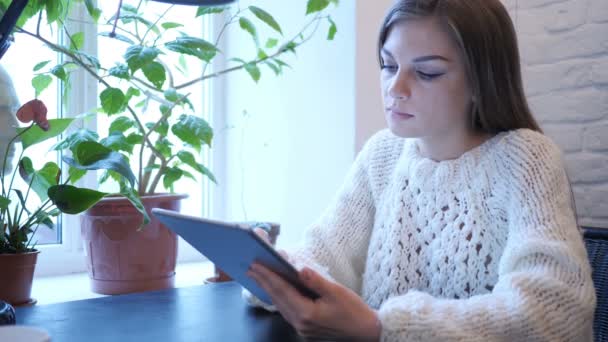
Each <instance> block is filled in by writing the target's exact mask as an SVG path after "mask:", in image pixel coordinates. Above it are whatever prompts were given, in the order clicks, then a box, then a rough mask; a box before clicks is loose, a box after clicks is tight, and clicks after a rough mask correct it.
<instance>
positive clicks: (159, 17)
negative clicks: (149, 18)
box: [141, 5, 173, 42]
mask: <svg viewBox="0 0 608 342" xmlns="http://www.w3.org/2000/svg"><path fill="white" fill-rule="evenodd" d="M172 8H173V5H171V6H169V7H167V9H166V10H165V12H163V14H161V15H159V16H158V18H156V21H155V22H154V23H152V25H150V27H148V29H147V30H146V32H144V36H143V37H142V38H141V40H142V41H143V42H145V41H146V36H147V35H148V33H149V32H150V31H151V30H152V28H153V27H154V26H156V24H158V22H159V21H160V20H161V19H162V18H164V17H165V15H166V14H167V13H168V12H169V11H170V10H171V9H172Z"/></svg>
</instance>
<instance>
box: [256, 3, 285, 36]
mask: <svg viewBox="0 0 608 342" xmlns="http://www.w3.org/2000/svg"><path fill="white" fill-rule="evenodd" d="M249 9H250V10H251V12H253V14H254V15H255V16H256V17H258V19H260V20H261V21H263V22H265V23H266V24H267V25H268V26H270V27H272V28H273V29H274V30H275V31H277V32H279V33H280V34H281V35H282V34H283V31H281V26H279V23H277V21H276V20H274V18H273V17H272V15H270V13H268V12H266V11H264V10H263V9H261V8H259V7H256V6H249Z"/></svg>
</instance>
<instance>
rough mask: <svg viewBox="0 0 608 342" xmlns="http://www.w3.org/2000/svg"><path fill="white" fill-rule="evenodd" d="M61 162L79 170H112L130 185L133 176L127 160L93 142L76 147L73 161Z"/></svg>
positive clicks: (67, 158)
mask: <svg viewBox="0 0 608 342" xmlns="http://www.w3.org/2000/svg"><path fill="white" fill-rule="evenodd" d="M63 161H64V162H65V163H66V164H68V165H70V166H72V167H75V168H77V169H81V170H113V171H116V172H118V173H119V174H120V175H122V176H123V177H124V178H126V179H127V180H128V181H129V183H131V185H133V184H134V183H135V175H134V174H133V171H131V167H130V166H129V160H128V159H127V158H126V157H125V156H124V155H122V154H120V153H119V152H114V151H112V150H111V149H109V148H107V147H105V146H103V145H102V144H100V143H97V142H94V141H85V142H82V143H80V144H78V146H76V148H75V151H74V159H72V158H69V157H63Z"/></svg>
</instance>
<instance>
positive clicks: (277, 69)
mask: <svg viewBox="0 0 608 342" xmlns="http://www.w3.org/2000/svg"><path fill="white" fill-rule="evenodd" d="M264 64H266V65H267V66H268V67H269V68H270V69H272V71H274V74H275V75H277V76H278V75H280V74H281V68H280V67H278V66H276V65H275V64H274V63H272V61H270V60H266V61H264Z"/></svg>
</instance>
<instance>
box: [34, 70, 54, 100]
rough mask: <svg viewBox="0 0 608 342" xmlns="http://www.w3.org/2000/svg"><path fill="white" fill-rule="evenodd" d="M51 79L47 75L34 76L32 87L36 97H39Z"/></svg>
mask: <svg viewBox="0 0 608 342" xmlns="http://www.w3.org/2000/svg"><path fill="white" fill-rule="evenodd" d="M52 82H53V79H52V78H51V76H49V75H44V74H43V75H36V76H35V77H34V78H33V79H32V86H33V87H34V89H35V90H36V97H38V96H40V94H41V93H42V91H44V90H45V89H46V88H48V86H50V85H51V83H52Z"/></svg>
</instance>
